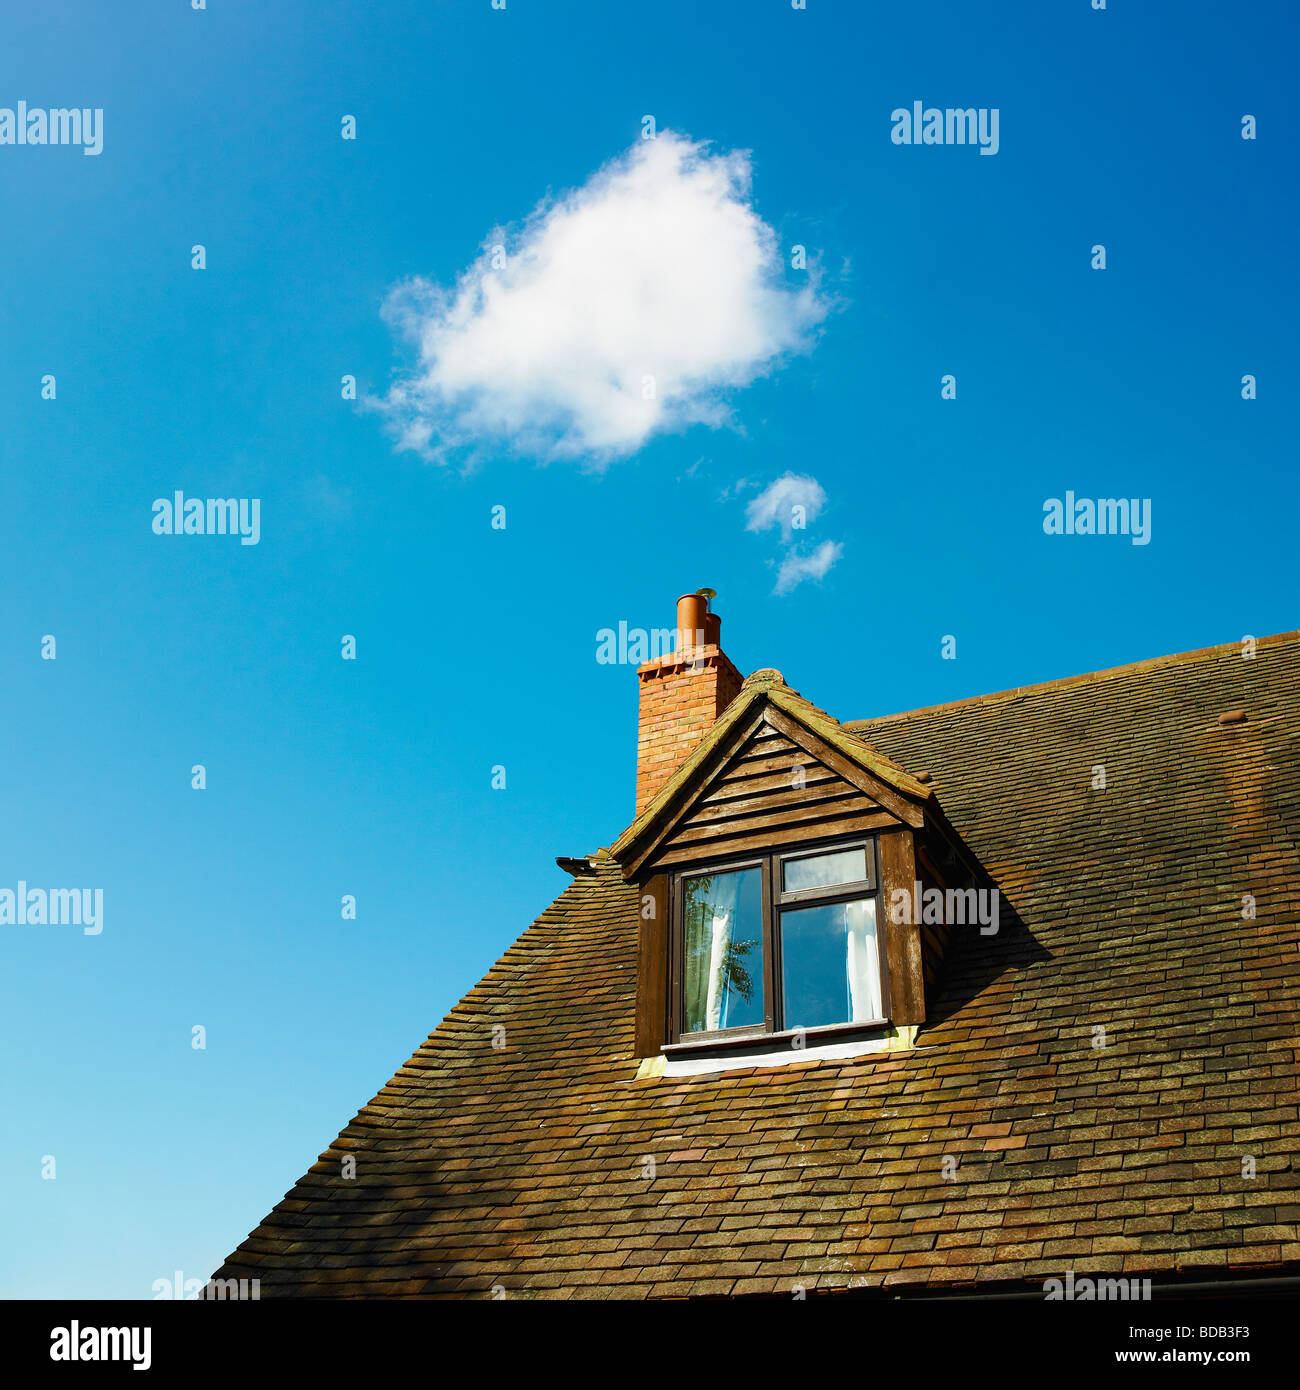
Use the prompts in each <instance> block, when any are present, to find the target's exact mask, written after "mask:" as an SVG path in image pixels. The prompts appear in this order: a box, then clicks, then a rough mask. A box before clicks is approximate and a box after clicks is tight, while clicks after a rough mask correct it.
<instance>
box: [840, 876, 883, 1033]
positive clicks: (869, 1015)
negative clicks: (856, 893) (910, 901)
mask: <svg viewBox="0 0 1300 1390" xmlns="http://www.w3.org/2000/svg"><path fill="white" fill-rule="evenodd" d="M844 926H845V937H846V939H847V946H846V959H845V962H844V965H845V973H846V974H847V976H848V985H849V1010H850V1013H849V1017H850V1019H851V1021H852V1022H854V1023H867V1022H870V1021H871V1020H872V1019H877V1018H879V1017H880V1016H881V1003H880V957H879V956H878V954H877V952H876V904H875V900H874V899H871V898H868V899H865V900H863V901H860V902H854V903H845V904H844Z"/></svg>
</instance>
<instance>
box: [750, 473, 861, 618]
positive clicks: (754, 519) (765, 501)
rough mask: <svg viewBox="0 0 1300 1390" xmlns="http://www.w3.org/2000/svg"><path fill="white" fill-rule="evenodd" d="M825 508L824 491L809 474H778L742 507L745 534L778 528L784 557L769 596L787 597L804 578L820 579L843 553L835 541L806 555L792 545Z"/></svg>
mask: <svg viewBox="0 0 1300 1390" xmlns="http://www.w3.org/2000/svg"><path fill="white" fill-rule="evenodd" d="M825 506H826V489H825V488H824V487H822V485H821V484H820V483H819V482H818V481H817V479H816V478H814V477H813V476H812V474H811V473H791V472H786V473H782V474H781V476H780V477H779V478H776V479H774V480H773V481H772V482H770V483H768V485H767V486H766V487H765V488H764V489H763V490H762V492H760V493H759V494H758V496H757V497H754V498H752V499H751V500H750V502H749V505H748V506H747V507H746V508H745V529H746V530H747V531H770V530H772V529H773V528H774V527H779V528H780V531H781V544H782V545H783V546H784V547H785V555H784V557H783V558H782V560H781V567H780V569H778V570H777V574H776V588H775V589H774V590H773V593H777V594H788V593H789V592H790V591H791V590H792V589H795V588H797V587H798V586H799V585H800V584H802V583H803V581H804V580H805V579H822V578H824V577H825V575H826V574H827V573H828V571H829V570H830V568H831V566H832V565H833V564H834V563H835V562H836V560H838V559H839V558H840V556H841V555H842V554H843V553H844V547H843V545H841V544H840V542H839V541H823V542H822V543H821V544H820V545H819V546H817V547H816V549H814V550H813V551H811V552H810V553H808V554H805V553H804V552H802V551H801V550H800V549H799V547H798V546H797V545H796V544H793V540H794V535H795V532H797V531H803V530H805V529H806V527H807V526H808V523H809V522H811V521H815V520H816V519H817V517H818V516H820V515H821V512H822V509H823V508H824V507H825Z"/></svg>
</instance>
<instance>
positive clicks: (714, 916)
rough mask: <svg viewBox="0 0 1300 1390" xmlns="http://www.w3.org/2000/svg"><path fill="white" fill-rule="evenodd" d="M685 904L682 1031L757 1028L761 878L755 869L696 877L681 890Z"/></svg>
mask: <svg viewBox="0 0 1300 1390" xmlns="http://www.w3.org/2000/svg"><path fill="white" fill-rule="evenodd" d="M682 898H683V901H684V903H685V948H686V959H685V969H684V970H683V972H682V974H683V983H684V994H685V998H684V1000H683V1005H684V1007H683V1011H682V1031H683V1032H684V1033H704V1032H714V1031H716V1030H717V1029H719V1028H740V1027H743V1026H745V1025H747V1024H748V1025H752V1024H761V1023H762V1022H763V1019H764V1011H763V879H762V871H761V870H759V869H740V870H737V871H735V872H732V873H726V874H701V875H699V876H698V877H695V878H688V879H686V880H685V882H684V883H683V885H682Z"/></svg>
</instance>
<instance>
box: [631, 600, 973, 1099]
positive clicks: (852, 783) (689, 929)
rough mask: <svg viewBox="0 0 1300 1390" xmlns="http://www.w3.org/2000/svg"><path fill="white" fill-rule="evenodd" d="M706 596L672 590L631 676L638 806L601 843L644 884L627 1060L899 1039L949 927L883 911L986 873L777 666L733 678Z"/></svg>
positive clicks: (909, 1035)
mask: <svg viewBox="0 0 1300 1390" xmlns="http://www.w3.org/2000/svg"><path fill="white" fill-rule="evenodd" d="M710 597H711V595H710V594H709V593H708V592H707V591H704V590H701V591H700V592H699V593H695V594H684V595H682V597H681V599H680V600H679V601H678V605H677V631H678V639H679V640H678V649H677V650H676V651H674V652H670V653H668V654H667V655H663V656H659V657H656V658H655V659H654V660H653V661H648V662H646V663H645V665H643V666H641V667H639V668H638V670H637V679H638V682H639V684H640V705H641V718H640V724H639V728H638V735H637V799H636V811H637V813H636V818H635V819H634V820H633V822H632V824H631V825H629V826H628V828H627V829H626V830H625V831H624V832H623V834H622V835H620V836H619V838H618V841H617V843H616V844H615V845H614V847H613V849H612V851H611V853H612V855H613V857H614V859H615V860H616V861H617V862H618V865H619V867H620V869H621V870H622V873H623V877H624V879H625V880H626V881H627V882H629V883H635V884H636V885H637V887H638V889H639V892H640V914H639V920H640V926H639V929H638V934H637V986H636V1000H637V1005H636V1026H635V1034H634V1038H633V1047H634V1050H635V1056H637V1057H639V1058H641V1059H643V1065H645V1066H648V1067H650V1068H651V1070H650V1071H649V1072H648V1073H647V1074H653V1075H663V1074H665V1068H670V1067H676V1068H679V1069H680V1070H678V1071H676V1072H674V1073H673V1074H676V1075H685V1074H687V1072H688V1071H707V1070H724V1069H726V1065H737V1066H745V1065H764V1066H780V1065H784V1064H785V1063H786V1062H787V1061H789V1060H792V1059H794V1058H796V1057H799V1058H809V1059H813V1060H818V1059H820V1060H830V1059H832V1058H834V1057H844V1056H858V1055H865V1054H866V1053H868V1052H873V1051H882V1050H889V1049H890V1048H893V1047H909V1046H911V1045H912V1044H913V1042H914V1040H915V1037H916V1032H917V1029H918V1028H919V1027H921V1026H922V1025H923V1024H924V1022H925V1014H926V990H927V988H928V987H929V985H930V984H931V982H932V981H933V980H934V979H935V978H936V974H937V971H938V969H939V965H940V962H941V961H942V959H943V955H944V952H945V950H946V943H947V938H948V931H949V928H948V925H947V924H946V923H942V922H930V921H929V920H928V919H927V920H925V921H921V920H918V914H916V913H915V912H911V913H907V912H903V913H897V914H896V913H895V912H894V911H887V910H886V908H887V907H891V908H892V907H894V906H895V905H897V904H898V903H900V902H903V903H914V902H916V901H917V900H918V894H919V892H920V891H921V890H922V889H924V888H927V887H929V886H931V885H933V886H935V887H939V888H945V887H953V888H956V887H963V886H965V885H966V884H967V883H968V882H973V881H974V880H973V878H972V875H973V873H974V872H976V869H977V866H976V865H974V862H973V860H972V859H971V857H970V856H969V855H968V854H967V853H966V852H965V850H964V848H962V847H960V846H959V845H958V844H957V840H956V836H955V832H954V831H953V830H952V827H951V826H950V825H949V824H948V822H947V818H946V817H945V816H944V814H943V811H942V808H941V807H940V806H939V802H938V798H937V796H936V794H935V791H934V788H933V787H932V786H931V784H930V779H929V777H928V776H925V777H916V776H913V775H912V774H910V773H909V772H907V771H906V770H905V769H904V768H902V767H900V766H899V765H898V764H897V763H896V762H894V761H893V760H892V759H890V758H887V757H885V756H883V755H882V754H881V753H880V752H879V751H878V750H877V749H876V748H874V747H873V746H872V745H871V744H870V743H868V742H867V741H865V740H864V739H862V738H860V737H858V736H856V735H854V734H852V733H851V732H849V731H848V730H847V729H845V728H844V727H843V726H842V725H840V724H838V723H837V722H836V721H835V720H834V719H832V718H831V717H830V715H828V714H827V713H826V712H825V711H824V710H819V709H818V708H817V707H816V706H814V705H812V704H810V703H809V702H808V701H807V700H805V699H804V698H803V697H802V696H801V695H799V694H798V692H796V691H793V690H791V689H790V688H789V686H787V685H786V683H785V680H784V678H783V677H782V675H781V673H780V672H779V671H774V670H771V669H770V668H765V669H763V670H759V671H755V672H754V673H753V674H752V675H750V676H748V677H746V678H745V679H744V680H742V679H741V677H740V673H739V672H738V671H737V670H736V668H735V667H734V666H733V665H732V664H731V662H730V661H728V660H727V657H726V655H725V654H724V653H723V651H722V649H721V648H720V647H719V645H718V634H719V629H718V619H717V616H716V614H714V613H712V612H711V611H709V606H708V599H709V598H710ZM747 1059H748V1060H747ZM756 1059H757V1060H756ZM656 1065H657V1066H658V1067H659V1070H658V1071H654V1070H653V1068H654V1066H656Z"/></svg>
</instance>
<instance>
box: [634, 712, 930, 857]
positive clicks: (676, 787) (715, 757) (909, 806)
mask: <svg viewBox="0 0 1300 1390" xmlns="http://www.w3.org/2000/svg"><path fill="white" fill-rule="evenodd" d="M814 714H815V712H814ZM814 714H810V715H809V722H805V720H804V718H803V717H802V714H801V711H800V708H799V707H798V706H792V704H791V702H790V701H789V699H788V697H784V690H783V689H772V688H770V687H768V686H757V687H756V688H755V689H754V690H753V692H752V694H750V695H749V697H748V698H746V694H745V692H743V691H742V694H741V695H740V697H739V698H738V699H737V700H736V701H735V702H734V703H733V705H732V707H731V708H730V709H729V710H728V711H727V712H726V713H725V714H724V715H722V717H721V718H720V719H719V721H718V723H717V724H716V725H715V726H714V728H713V730H712V732H711V733H709V734H707V735H706V736H705V738H704V739H703V741H702V742H701V743H700V745H699V746H698V747H697V748H696V749H695V751H694V752H693V753H691V755H690V756H689V757H688V758H687V759H686V761H685V762H684V763H683V764H682V767H681V768H680V769H679V770H678V772H677V774H676V775H675V776H674V777H672V778H670V779H669V781H668V783H667V784H666V786H665V788H664V790H663V792H661V793H660V798H658V799H656V800H655V801H652V802H651V803H650V805H649V806H648V807H647V808H646V809H645V811H643V812H642V815H641V816H640V817H638V818H637V820H635V821H633V823H632V824H631V825H630V826H628V828H627V830H625V831H624V832H623V834H622V835H621V836H620V837H619V840H618V842H617V843H616V844H615V845H614V849H613V854H614V857H615V859H617V860H618V862H619V864H620V866H621V867H622V871H623V877H624V878H625V879H628V880H632V879H635V878H637V877H639V876H641V875H642V874H644V872H645V871H646V869H647V867H648V866H649V865H650V864H651V863H652V861H654V860H655V857H656V855H657V854H658V853H659V851H660V849H661V847H662V846H663V845H664V842H665V841H666V840H668V839H669V838H670V837H671V836H672V835H673V833H674V831H675V830H676V828H677V826H678V823H679V822H680V820H681V819H682V816H683V814H684V812H685V811H686V810H687V809H688V808H690V807H691V806H693V805H695V804H696V803H697V802H698V801H699V800H700V799H701V798H702V797H707V796H709V795H710V794H712V793H713V792H714V791H715V790H716V785H715V784H716V781H717V779H718V778H719V777H720V776H721V775H723V773H724V772H725V768H726V765H727V763H728V761H729V760H730V759H732V758H733V757H735V756H736V754H737V752H738V750H739V749H740V747H741V746H742V745H743V744H744V742H745V741H746V740H748V739H750V738H752V737H754V736H755V735H756V734H757V733H759V731H760V730H762V728H763V727H764V726H767V727H769V728H771V729H772V730H774V731H775V732H777V733H779V734H781V735H783V736H784V737H785V738H786V739H788V740H789V741H790V742H791V743H793V744H795V745H796V747H798V748H799V749H800V750H802V751H803V752H804V753H806V754H807V755H808V757H809V758H811V759H813V760H814V761H816V762H819V763H821V764H822V765H823V766H825V767H826V768H828V769H829V770H830V771H832V772H833V773H835V775H836V776H838V777H840V778H842V779H843V780H844V781H845V782H847V783H848V784H849V786H851V787H853V788H855V789H856V790H857V791H858V792H859V793H860V794H861V796H862V797H864V798H866V799H867V800H869V801H871V802H873V803H874V805H873V806H872V807H871V808H870V814H871V815H872V816H873V818H874V817H875V816H877V815H885V816H887V817H889V818H890V821H891V823H892V822H897V821H901V822H902V823H903V824H905V825H909V826H911V827H913V828H914V829H917V828H919V827H920V826H921V825H922V824H924V818H925V810H924V807H925V805H926V804H928V803H929V802H930V801H931V800H932V799H933V793H932V792H930V791H929V790H928V789H926V788H922V787H921V786H919V784H918V785H917V786H916V788H915V792H916V796H915V799H913V797H912V793H911V790H910V788H911V784H912V782H913V779H911V778H908V777H907V775H906V774H905V773H903V772H902V771H901V769H900V770H898V776H899V779H900V782H901V783H903V785H902V788H901V790H900V789H899V788H896V787H894V786H893V785H891V784H890V782H889V781H888V780H886V778H885V777H882V776H880V775H879V774H877V773H876V772H874V771H872V770H871V769H870V768H868V767H867V766H865V765H864V764H865V762H867V761H869V760H870V759H871V758H872V757H873V756H878V755H874V754H873V753H872V750H871V749H869V748H867V747H865V746H864V747H863V748H862V750H861V752H862V758H863V761H862V762H860V761H858V760H857V759H856V758H855V757H854V750H853V749H852V748H849V747H840V746H838V744H839V740H838V738H837V739H836V741H835V742H832V741H831V737H830V736H823V735H822V734H821V733H819V732H817V731H816V730H815V729H814V728H812V727H810V722H817V721H816V720H815V719H814ZM838 732H839V731H838V726H836V733H837V734H838ZM845 738H846V740H847V736H845ZM850 742H851V741H850ZM877 808H879V811H877ZM865 814H867V808H866V807H863V806H862V805H860V804H859V805H857V806H855V807H852V808H849V807H847V806H846V816H848V817H849V819H848V820H846V821H845V823H844V830H845V831H846V832H852V831H856V830H861V829H875V828H879V824H880V823H879V821H876V820H874V819H873V822H872V823H870V824H868V823H867V822H866V821H864V820H863V819H862V817H863V816H864V815H865ZM724 818H725V817H724ZM807 819H808V820H809V822H810V833H815V834H828V833H832V832H831V831H830V830H829V829H827V830H821V829H818V828H817V823H818V822H819V821H820V822H826V821H828V820H830V819H832V817H831V816H830V815H828V814H822V815H820V816H819V815H816V814H810V815H809V816H808V817H807ZM836 829H838V827H836ZM790 838H791V834H790V832H789V831H786V832H785V834H784V836H783V837H782V839H781V841H780V842H786V841H788V840H789V839H790ZM697 840H698V842H700V843H705V842H706V840H707V837H702V836H701V837H697ZM681 857H682V856H681V855H675V856H674V859H675V860H679V859H680V858H681Z"/></svg>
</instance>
